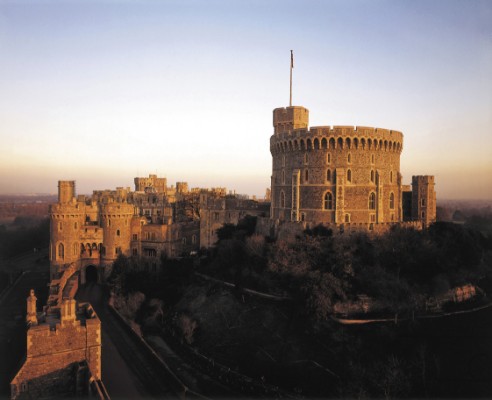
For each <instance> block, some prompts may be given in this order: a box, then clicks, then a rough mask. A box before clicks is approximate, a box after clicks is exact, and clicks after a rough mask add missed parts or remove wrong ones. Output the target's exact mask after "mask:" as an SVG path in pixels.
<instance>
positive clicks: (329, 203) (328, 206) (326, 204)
mask: <svg viewBox="0 0 492 400" xmlns="http://www.w3.org/2000/svg"><path fill="white" fill-rule="evenodd" d="M323 209H325V210H332V209H333V195H332V194H331V192H326V193H325V197H324V199H323Z"/></svg>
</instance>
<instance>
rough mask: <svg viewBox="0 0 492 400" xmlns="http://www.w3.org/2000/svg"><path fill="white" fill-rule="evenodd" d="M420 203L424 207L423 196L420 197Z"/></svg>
mask: <svg viewBox="0 0 492 400" xmlns="http://www.w3.org/2000/svg"><path fill="white" fill-rule="evenodd" d="M420 205H421V206H422V207H425V199H424V198H423V197H422V198H421V199H420Z"/></svg>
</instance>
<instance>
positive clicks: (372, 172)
mask: <svg viewBox="0 0 492 400" xmlns="http://www.w3.org/2000/svg"><path fill="white" fill-rule="evenodd" d="M371 182H372V183H374V170H371Z"/></svg>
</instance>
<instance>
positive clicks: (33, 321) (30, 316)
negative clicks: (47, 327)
mask: <svg viewBox="0 0 492 400" xmlns="http://www.w3.org/2000/svg"><path fill="white" fill-rule="evenodd" d="M37 300H38V298H37V297H36V296H35V294H34V289H31V292H30V294H29V297H28V298H27V315H26V322H27V324H28V325H37V324H38V317H37V314H36V301H37Z"/></svg>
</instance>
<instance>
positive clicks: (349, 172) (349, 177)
mask: <svg viewBox="0 0 492 400" xmlns="http://www.w3.org/2000/svg"><path fill="white" fill-rule="evenodd" d="M347 182H352V171H351V170H350V169H349V170H347Z"/></svg>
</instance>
